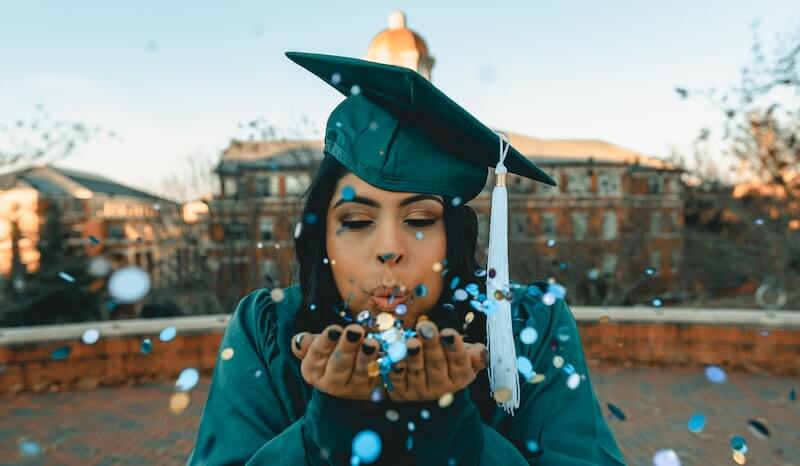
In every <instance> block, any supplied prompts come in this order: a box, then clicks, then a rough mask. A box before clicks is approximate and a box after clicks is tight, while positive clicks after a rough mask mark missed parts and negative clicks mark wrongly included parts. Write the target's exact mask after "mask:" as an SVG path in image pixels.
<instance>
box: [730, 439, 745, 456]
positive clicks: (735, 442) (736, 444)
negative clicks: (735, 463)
mask: <svg viewBox="0 0 800 466" xmlns="http://www.w3.org/2000/svg"><path fill="white" fill-rule="evenodd" d="M731 448H733V451H738V452H740V453H741V454H743V455H744V454H746V453H747V450H748V447H747V440H745V439H744V437H742V436H741V435H734V436H733V437H731Z"/></svg>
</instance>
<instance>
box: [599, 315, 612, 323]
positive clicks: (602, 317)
mask: <svg viewBox="0 0 800 466" xmlns="http://www.w3.org/2000/svg"><path fill="white" fill-rule="evenodd" d="M609 320H611V317H609V316H606V315H603V316H600V318H599V319H597V321H598V322H600V323H601V324H607V323H608V321H609Z"/></svg>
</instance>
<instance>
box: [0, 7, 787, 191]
mask: <svg viewBox="0 0 800 466" xmlns="http://www.w3.org/2000/svg"><path fill="white" fill-rule="evenodd" d="M395 9H400V10H402V11H404V12H405V13H406V15H407V25H408V27H409V28H411V29H412V30H414V31H416V32H417V33H419V34H420V35H421V36H422V37H423V38H424V40H425V41H426V42H427V44H428V47H429V49H430V52H431V54H432V55H433V56H434V58H435V60H436V63H435V65H434V68H433V82H434V84H436V85H437V86H438V87H439V88H440V89H442V90H443V91H444V92H445V93H446V94H448V95H449V96H450V97H451V98H453V99H454V100H455V101H456V102H458V103H459V104H461V105H462V106H463V107H464V108H466V109H467V110H468V111H470V112H472V113H473V114H474V115H475V116H476V117H478V118H479V119H480V120H481V121H483V122H484V123H486V124H487V125H489V126H491V127H493V128H502V129H506V130H510V131H515V132H519V133H523V134H527V135H530V136H535V137H540V138H569V139H602V140H605V141H609V142H612V143H614V144H618V145H621V146H624V147H628V148H631V149H634V150H637V151H639V152H642V153H645V154H648V155H652V156H657V157H664V156H667V155H668V154H669V153H670V151H671V149H673V148H675V149H678V150H686V149H687V148H688V145H689V143H690V142H691V140H692V139H693V138H694V137H695V136H696V135H697V134H698V131H699V130H700V128H701V127H703V126H705V125H708V124H709V122H710V121H712V120H715V119H716V118H717V117H718V115H717V113H715V112H714V111H713V110H712V109H711V108H710V106H709V104H708V103H706V102H704V101H702V99H695V100H692V99H690V100H688V101H684V100H681V99H679V98H678V96H677V94H676V93H675V90H674V89H675V87H676V86H682V87H686V88H689V89H708V88H711V87H718V88H727V87H729V86H731V85H734V84H735V83H736V82H737V80H738V77H739V70H740V68H741V66H742V65H744V64H745V63H747V62H748V60H749V58H750V57H751V45H752V38H753V35H752V27H751V26H752V24H753V23H754V21H758V23H759V34H760V37H761V39H762V40H763V42H764V43H765V45H767V47H766V49H767V50H770V46H771V45H772V44H774V43H775V40H776V38H777V37H778V36H780V35H784V36H786V35H788V34H789V33H792V32H794V31H797V30H800V4H798V3H797V1H796V0H792V1H781V0H765V1H758V2H755V1H752V0H750V1H710V0H709V1H684V0H678V1H671V2H654V1H648V2H643V1H633V0H631V1H604V2H596V1H594V2H593V1H571V2H563V1H561V2H558V1H554V0H551V1H542V0H527V1H499V0H498V1H494V2H485V3H483V2H471V1H464V0H461V1H438V0H437V1H436V2H432V1H431V0H427V1H410V0H408V1H394V2H387V1H383V0H371V1H362V2H354V1H346V0H338V1H336V2H332V1H327V2H321V1H317V0H308V1H298V2H274V1H260V2H257V1H238V2H237V1H231V2H218V1H216V2H210V1H197V0H196V1H192V2H188V1H170V2H156V1H137V2H108V1H80V2H55V1H51V2H44V1H29V2H28V1H26V2H13V3H12V2H3V3H1V4H0V67H1V68H0V69H2V72H0V124H11V123H13V122H15V121H16V120H17V119H19V118H26V117H28V116H30V115H32V114H33V113H34V110H35V108H36V106H37V105H38V104H42V105H44V107H45V108H46V109H47V111H48V112H49V113H51V114H52V115H54V116H55V117H57V118H60V119H68V120H75V121H82V122H84V123H86V124H89V125H95V124H99V125H101V126H102V127H103V128H106V129H109V130H113V131H115V132H116V133H118V134H120V135H121V136H122V140H121V141H116V140H112V139H108V138H99V139H97V140H95V141H93V142H91V143H89V144H86V145H83V146H79V147H78V150H77V151H76V152H74V153H73V154H72V155H71V156H70V157H69V158H67V159H65V160H63V161H62V162H59V165H61V166H64V167H67V168H74V169H79V170H84V171H89V172H93V173H97V174H101V175H104V176H107V177H109V178H112V179H115V180H117V181H120V182H123V183H125V184H129V185H131V186H134V187H138V188H143V189H147V190H151V191H156V190H158V189H159V187H160V184H161V180H163V179H164V178H165V177H166V176H168V175H170V174H180V173H182V172H183V171H185V167H186V160H187V157H201V156H202V157H219V154H220V152H221V151H222V150H223V149H224V148H225V146H226V145H227V144H228V143H229V141H230V140H231V138H234V137H237V136H238V137H241V136H242V133H241V131H240V130H239V129H238V127H237V125H238V124H239V123H241V122H245V121H249V120H252V119H256V118H263V119H265V120H266V121H268V122H269V123H271V124H273V125H276V126H278V127H279V128H283V129H284V130H285V131H293V130H300V131H301V135H307V136H308V137H313V136H314V134H313V132H312V131H311V130H313V129H315V130H317V131H321V130H322V129H323V126H324V123H325V121H326V119H327V116H328V114H329V113H330V111H331V110H332V109H333V108H334V107H335V106H336V105H337V104H338V102H339V101H340V100H341V99H342V97H341V96H340V95H339V94H338V93H337V92H336V91H334V90H333V89H332V88H331V87H329V86H327V85H326V84H325V83H323V82H321V81H320V80H319V79H318V78H316V77H315V76H313V75H311V74H310V73H308V72H306V71H304V70H303V69H301V68H300V67H298V66H297V65H295V64H294V63H292V62H291V61H290V60H288V59H287V58H286V57H285V56H284V52H286V51H304V52H317V53H328V54H336V55H348V56H355V57H359V58H363V57H364V55H365V54H366V50H367V47H368V45H369V42H370V40H371V39H372V38H373V37H374V36H375V35H376V34H377V33H378V32H380V31H381V30H382V29H384V28H385V27H386V24H387V23H386V21H387V17H388V15H389V13H390V12H391V11H393V10H395ZM304 118H307V119H308V120H310V121H311V122H312V123H311V125H310V126H304V125H303V124H302V121H303V119H304ZM0 143H2V141H0Z"/></svg>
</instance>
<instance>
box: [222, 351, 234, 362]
mask: <svg viewBox="0 0 800 466" xmlns="http://www.w3.org/2000/svg"><path fill="white" fill-rule="evenodd" d="M232 357H233V348H225V349H224V350H222V359H223V360H225V361H228V360H230V359H231V358H232Z"/></svg>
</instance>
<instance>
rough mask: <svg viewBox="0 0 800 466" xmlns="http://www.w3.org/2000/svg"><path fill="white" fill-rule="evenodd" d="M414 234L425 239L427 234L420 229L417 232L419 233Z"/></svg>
mask: <svg viewBox="0 0 800 466" xmlns="http://www.w3.org/2000/svg"><path fill="white" fill-rule="evenodd" d="M414 236H415V237H416V238H417V239H423V238H425V234H424V233H422V232H421V231H418V232H417V233H416V234H415V235H414Z"/></svg>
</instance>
